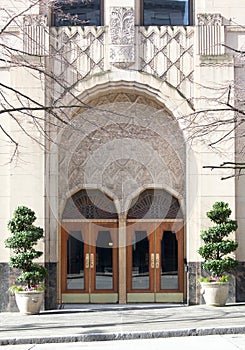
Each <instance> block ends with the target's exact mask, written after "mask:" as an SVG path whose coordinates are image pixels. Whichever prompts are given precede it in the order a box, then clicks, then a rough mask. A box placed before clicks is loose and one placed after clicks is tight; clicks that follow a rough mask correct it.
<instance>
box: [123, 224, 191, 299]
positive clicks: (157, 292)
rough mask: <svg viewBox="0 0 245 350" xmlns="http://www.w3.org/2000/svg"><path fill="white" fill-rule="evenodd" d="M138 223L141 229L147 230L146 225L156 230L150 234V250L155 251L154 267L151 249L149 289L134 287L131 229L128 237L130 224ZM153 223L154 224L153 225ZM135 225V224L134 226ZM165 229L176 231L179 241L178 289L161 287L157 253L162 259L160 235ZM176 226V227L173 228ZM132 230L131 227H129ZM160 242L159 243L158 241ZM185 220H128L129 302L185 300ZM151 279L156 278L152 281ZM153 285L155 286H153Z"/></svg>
mask: <svg viewBox="0 0 245 350" xmlns="http://www.w3.org/2000/svg"><path fill="white" fill-rule="evenodd" d="M132 224H133V225H136V228H138V227H139V229H140V230H142V231H145V229H144V227H146V226H148V227H151V229H150V230H152V226H154V232H151V233H150V236H149V250H150V249H152V248H153V250H154V251H153V253H154V262H153V264H154V267H153V266H151V265H152V261H151V254H152V252H151V251H149V276H150V288H149V290H137V289H132V282H131V274H132V270H131V268H130V266H132V244H130V241H129V239H130V238H132V237H131V236H132V232H130V231H129V239H128V227H130V226H129V225H132ZM151 225H152V226H151ZM134 227H135V226H134ZM163 228H164V229H165V231H174V232H175V233H176V239H177V242H178V289H160V288H159V286H160V282H161V281H160V278H161V277H160V273H159V272H160V270H159V269H157V268H156V267H155V266H156V254H157V253H158V254H159V259H160V261H161V255H160V251H159V244H160V242H158V241H159V235H160V232H161V230H162V229H163ZM173 228H174V229H173ZM129 230H130V229H129ZM157 242H158V243H157ZM184 247H185V236H184V221H183V220H182V219H164V220H161V219H148V220H147V219H139V220H134V219H129V220H127V273H126V274H127V302H129V303H130V302H156V303H157V302H163V303H164V302H178V303H180V302H184V299H185V278H184V276H185V272H184V267H185V266H184ZM151 279H154V281H153V282H152V281H151ZM152 285H153V287H152Z"/></svg>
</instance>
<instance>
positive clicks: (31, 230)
mask: <svg viewBox="0 0 245 350" xmlns="http://www.w3.org/2000/svg"><path fill="white" fill-rule="evenodd" d="M35 220H36V216H35V213H34V211H32V210H31V209H29V208H27V207H24V206H21V207H18V208H17V209H16V210H15V211H14V216H13V218H12V220H10V221H9V223H8V229H9V231H10V232H11V236H10V237H9V238H7V239H6V241H5V246H6V247H7V248H10V249H12V251H13V255H12V256H11V257H10V266H11V267H13V268H17V269H20V270H21V271H22V273H21V275H20V276H19V277H18V278H17V281H19V282H21V283H22V284H24V285H23V286H14V288H15V289H16V290H19V291H20V290H28V291H30V290H40V286H39V283H40V282H42V281H43V280H44V279H45V277H46V275H47V269H46V268H45V267H44V266H42V265H40V264H38V263H36V262H33V260H34V259H37V258H39V257H40V256H42V254H43V252H41V251H38V250H35V249H34V246H35V245H36V244H37V242H38V240H39V239H41V238H43V237H44V236H43V229H42V228H41V227H37V226H34V225H33V222H34V221H35ZM14 288H13V289H14Z"/></svg>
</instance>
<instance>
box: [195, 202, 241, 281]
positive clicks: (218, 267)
mask: <svg viewBox="0 0 245 350" xmlns="http://www.w3.org/2000/svg"><path fill="white" fill-rule="evenodd" d="M230 215H231V209H230V208H229V206H228V203H224V202H216V203H214V205H213V209H212V210H210V211H209V212H207V217H208V218H209V219H210V220H211V221H212V222H214V223H215V224H216V225H215V226H212V227H210V228H208V229H207V230H204V231H202V232H201V238H202V240H203V241H204V243H205V244H204V245H203V246H201V247H200V248H199V249H198V253H199V254H200V255H201V257H202V258H203V259H204V264H203V267H204V269H205V270H206V271H208V272H209V273H211V275H212V276H213V277H217V276H221V275H222V274H223V273H225V272H226V273H227V272H229V271H231V270H232V269H234V268H235V267H236V266H237V264H238V262H237V261H236V260H235V259H233V258H231V257H226V255H228V254H230V253H232V252H234V251H235V250H236V249H237V247H238V243H237V242H235V241H232V240H229V239H226V238H227V237H228V236H229V234H230V233H231V232H234V231H236V229H237V222H236V221H234V220H230V219H229V217H230ZM224 277H225V276H224Z"/></svg>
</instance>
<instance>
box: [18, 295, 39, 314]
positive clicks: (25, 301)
mask: <svg viewBox="0 0 245 350" xmlns="http://www.w3.org/2000/svg"><path fill="white" fill-rule="evenodd" d="M43 297H44V291H43V290H42V291H31V292H26V291H23V292H15V301H16V304H17V306H18V309H19V311H20V313H21V314H22V315H36V314H39V312H40V309H41V306H42V302H43Z"/></svg>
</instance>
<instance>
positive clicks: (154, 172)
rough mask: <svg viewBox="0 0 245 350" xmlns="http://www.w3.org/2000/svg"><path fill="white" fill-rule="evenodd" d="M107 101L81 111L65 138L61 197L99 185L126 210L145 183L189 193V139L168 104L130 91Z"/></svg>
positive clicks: (115, 95)
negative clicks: (186, 178)
mask: <svg viewBox="0 0 245 350" xmlns="http://www.w3.org/2000/svg"><path fill="white" fill-rule="evenodd" d="M102 100H103V99H102V98H100V99H99V100H96V101H97V102H96V101H93V104H94V108H92V109H90V110H86V111H85V112H84V113H81V114H80V115H79V116H77V118H76V119H77V120H78V122H79V123H80V124H79V125H80V126H79V127H78V124H76V125H77V130H74V131H73V132H71V130H70V131H69V132H67V133H64V135H63V137H62V139H61V145H65V147H66V150H65V149H64V147H63V149H62V148H60V164H59V174H60V179H59V188H60V196H61V197H60V199H61V200H62V197H63V196H64V195H66V194H67V193H69V191H70V192H72V193H74V191H76V190H79V189H81V188H99V189H103V190H104V191H105V192H106V193H108V194H111V196H112V197H113V198H114V199H116V200H117V202H118V203H119V204H118V206H119V212H121V213H123V212H125V211H127V209H128V205H129V204H130V202H131V200H132V198H133V197H134V196H135V193H138V192H140V191H141V190H142V189H143V188H150V187H160V188H165V189H167V190H170V191H175V192H176V193H178V194H179V196H182V197H183V196H184V193H185V188H184V187H185V186H184V183H185V144H184V140H183V135H182V133H181V131H180V130H179V127H178V125H177V124H176V122H175V121H174V120H173V118H172V116H170V115H169V114H168V113H167V112H166V110H165V108H164V106H161V105H160V104H157V103H155V105H154V103H153V101H152V100H150V99H147V98H145V99H143V96H137V95H134V96H131V94H127V93H122V94H120V93H117V94H112V95H111V96H107V97H106V96H104V102H106V103H105V104H103V105H101V101H102ZM109 100H110V101H111V102H110V103H108V101H109ZM132 101H133V102H132ZM143 101H144V103H143ZM147 102H149V104H150V102H152V105H154V107H153V106H149V105H147ZM96 104H97V106H96ZM74 122H75V121H74ZM79 128H80V130H79V132H78V129H79ZM63 200H65V198H63Z"/></svg>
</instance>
